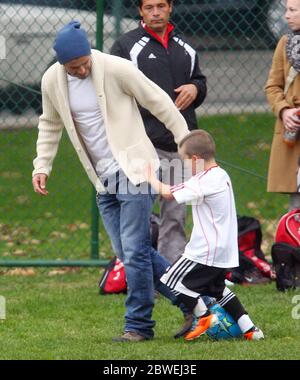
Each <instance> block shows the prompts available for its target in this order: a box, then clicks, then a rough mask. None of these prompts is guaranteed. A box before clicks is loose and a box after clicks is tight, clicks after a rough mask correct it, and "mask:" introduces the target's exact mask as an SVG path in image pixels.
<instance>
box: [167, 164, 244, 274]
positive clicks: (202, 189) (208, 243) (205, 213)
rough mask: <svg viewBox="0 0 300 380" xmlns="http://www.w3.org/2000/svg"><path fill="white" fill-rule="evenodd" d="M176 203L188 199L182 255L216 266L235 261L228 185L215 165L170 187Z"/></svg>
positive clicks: (232, 209)
mask: <svg viewBox="0 0 300 380" xmlns="http://www.w3.org/2000/svg"><path fill="white" fill-rule="evenodd" d="M171 191H172V193H173V196H174V197H175V199H176V201H177V202H178V203H191V204H192V212H193V223H194V226H193V231H192V235H191V239H190V241H189V242H188V244H187V245H186V247H185V251H184V254H183V255H184V256H185V257H187V258H188V259H190V260H193V261H196V262H197V263H200V264H203V265H208V266H214V267H219V268H234V267H237V266H238V265H239V254H238V236H237V232H238V230H237V229H238V227H237V215H236V209H235V202H234V195H233V191H232V185H231V181H230V178H229V176H228V174H227V173H226V172H225V170H223V169H221V168H220V167H219V166H217V165H216V166H214V167H212V168H210V169H208V170H206V171H204V172H201V173H199V174H197V175H195V176H193V177H192V178H190V179H189V180H188V181H186V182H184V183H182V184H180V185H178V186H173V187H172V188H171Z"/></svg>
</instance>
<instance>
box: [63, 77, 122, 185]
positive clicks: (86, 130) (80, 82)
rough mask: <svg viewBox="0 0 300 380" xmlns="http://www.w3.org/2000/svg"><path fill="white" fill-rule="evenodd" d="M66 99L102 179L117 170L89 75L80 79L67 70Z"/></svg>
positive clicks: (117, 166)
mask: <svg viewBox="0 0 300 380" xmlns="http://www.w3.org/2000/svg"><path fill="white" fill-rule="evenodd" d="M68 89H69V103H70V108H71V114H72V117H73V120H74V124H75V125H76V128H77V131H78V132H79V134H80V135H81V137H82V140H83V142H84V144H85V146H86V149H87V151H88V153H89V156H90V158H91V161H92V163H93V165H94V167H95V170H96V172H97V174H98V176H99V177H100V178H102V179H105V178H106V177H108V176H110V175H112V174H114V173H115V172H116V171H118V170H119V164H118V163H117V161H116V160H115V159H114V157H113V154H112V152H111V150H110V147H109V144H108V141H107V136H106V130H105V125H104V120H103V116H102V113H101V109H100V107H99V104H98V102H97V96H96V91H95V88H94V85H93V82H92V78H91V76H90V75H89V76H88V77H87V78H85V79H79V78H76V77H73V76H71V75H69V74H68Z"/></svg>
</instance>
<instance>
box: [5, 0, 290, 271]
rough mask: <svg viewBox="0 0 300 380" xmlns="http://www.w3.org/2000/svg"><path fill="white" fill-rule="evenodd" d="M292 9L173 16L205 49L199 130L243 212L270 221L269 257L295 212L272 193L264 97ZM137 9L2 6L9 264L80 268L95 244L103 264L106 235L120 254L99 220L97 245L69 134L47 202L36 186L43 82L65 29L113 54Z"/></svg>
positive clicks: (179, 8) (210, 2)
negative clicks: (73, 25)
mask: <svg viewBox="0 0 300 380" xmlns="http://www.w3.org/2000/svg"><path fill="white" fill-rule="evenodd" d="M284 3H285V2H284V1H281V0H269V1H268V0H267V1H260V0H253V1H251V0H241V1H237V0H227V1H220V0H203V1H201V0H198V1H196V0H175V1H174V10H173V15H172V21H173V22H174V24H175V25H176V27H177V29H178V30H179V31H180V32H182V33H184V34H185V36H186V38H187V39H188V40H189V42H190V43H191V44H192V45H193V46H194V47H195V48H196V49H197V51H198V54H199V58H200V66H201V69H202V71H203V72H204V74H205V75H206V76H207V81H208V96H207V99H206V100H205V102H204V103H203V105H202V106H201V107H200V108H199V109H198V110H197V112H198V114H199V124H200V126H201V127H202V128H207V129H208V130H210V131H211V132H212V133H213V134H214V136H215V139H216V142H217V147H218V159H219V161H220V162H221V163H222V164H223V165H224V167H225V168H226V169H227V170H228V171H229V173H230V175H231V176H232V179H233V183H234V186H235V188H236V200H237V206H238V212H239V213H240V214H248V215H254V216H257V217H258V218H259V219H260V221H261V222H262V225H263V229H264V237H265V240H264V248H265V251H266V253H269V248H270V244H271V242H272V238H273V234H274V229H275V226H276V222H277V219H278V218H279V216H280V215H281V213H282V212H284V210H285V207H286V198H284V196H280V195H279V196H274V195H270V194H266V192H265V188H266V182H265V178H266V173H267V166H268V155H269V150H270V142H271V137H272V125H273V122H274V119H273V117H272V115H271V114H270V113H269V107H268V105H267V103H266V99H265V95H264V93H263V86H264V83H265V81H266V79H267V75H268V71H269V68H270V64H271V60H272V55H273V50H274V47H275V45H276V42H277V41H278V39H279V37H280V36H281V35H282V34H283V33H284V32H285V30H286V24H285V22H284V18H283V16H284ZM137 4H138V2H137V1H136V0H123V1H122V0H111V1H101V0H98V1H92V0H89V1H84V0H19V1H18V0H13V1H6V0H0V156H1V159H0V260H1V262H2V264H3V260H6V263H9V262H12V260H14V262H13V264H12V265H15V261H16V260H19V261H18V263H19V264H22V263H23V264H24V263H25V260H28V259H31V260H34V262H35V263H36V264H37V265H43V261H41V260H52V261H53V260H55V261H56V262H57V263H60V264H61V265H63V264H66V263H67V262H66V260H73V262H75V263H76V262H77V261H79V260H80V262H78V263H77V264H78V265H81V264H82V260H85V259H88V258H89V257H90V252H91V243H92V245H93V246H94V256H93V258H95V259H96V258H97V252H96V255H95V249H96V251H97V250H98V248H97V235H98V233H99V240H100V249H99V256H100V259H107V258H108V257H109V256H111V255H112V251H111V247H110V243H109V241H108V239H107V236H106V234H105V231H104V229H103V227H102V225H101V224H100V228H99V232H98V226H97V222H96V221H95V222H94V227H95V226H96V232H95V230H94V235H93V239H92V240H93V241H92V242H91V228H92V227H91V225H92V222H91V219H92V217H91V208H92V204H93V202H92V190H91V185H90V184H89V182H88V180H87V178H86V176H85V174H84V173H83V170H82V169H81V167H80V164H79V163H78V160H77V158H76V157H75V154H74V152H73V149H72V147H71V145H70V143H69V142H68V139H67V138H66V136H64V137H63V140H62V144H61V146H60V150H59V154H58V157H57V158H56V161H55V165H54V170H53V174H52V176H51V179H50V180H49V190H50V195H49V196H48V197H47V198H40V197H38V196H37V195H36V194H34V193H33V191H32V189H31V170H32V159H33V157H34V156H35V142H36V137H37V130H36V127H37V124H38V115H39V114H40V113H41V109H42V108H41V95H40V80H41V77H42V75H43V73H44V71H45V70H46V69H47V67H49V66H50V65H51V64H52V63H53V62H54V51H53V49H52V45H53V41H54V37H55V33H56V31H57V30H58V29H59V28H60V27H61V26H63V25H64V24H66V23H67V22H69V21H70V20H72V19H77V20H79V21H81V23H82V25H83V26H84V28H85V29H86V30H87V31H88V34H89V38H90V40H91V43H92V45H93V46H95V47H96V46H97V47H101V48H103V51H104V52H109V50H110V47H111V45H112V43H113V41H114V40H115V38H116V37H117V36H119V35H120V34H122V33H124V32H126V31H129V30H131V29H133V28H136V27H137V25H138V20H139V13H138V8H137ZM102 16H103V17H102ZM102 32H103V33H102ZM96 37H97V38H96ZM102 37H103V46H102V44H101V41H102ZM100 45H101V46H100ZM187 230H188V231H189V230H190V222H189V224H188V225H187ZM95 247H96V248H95ZM2 264H1V265H2ZM94 264H95V263H94ZM96 264H97V263H96Z"/></svg>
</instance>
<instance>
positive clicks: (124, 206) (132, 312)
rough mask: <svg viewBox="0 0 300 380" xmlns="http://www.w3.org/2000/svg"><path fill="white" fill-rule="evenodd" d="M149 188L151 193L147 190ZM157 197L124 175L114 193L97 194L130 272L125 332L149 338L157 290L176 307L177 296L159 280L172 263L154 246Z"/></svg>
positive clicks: (117, 249)
mask: <svg viewBox="0 0 300 380" xmlns="http://www.w3.org/2000/svg"><path fill="white" fill-rule="evenodd" d="M126 186H128V188H129V191H127V192H126V191H124V189H126ZM145 186H146V188H147V190H148V191H144V190H145ZM113 187H114V186H113ZM114 190H115V191H114ZM154 197H155V196H154V195H153V194H151V193H150V187H149V186H148V184H145V183H144V184H141V186H134V185H133V184H131V183H130V182H129V181H128V179H127V178H126V177H125V175H124V174H123V173H122V172H120V174H119V176H118V177H117V178H116V181H115V187H114V189H113V191H112V188H110V185H108V187H107V191H106V192H103V193H102V192H101V193H98V194H97V204H98V207H99V211H100V214H101V216H102V219H103V223H104V227H105V229H106V231H107V233H108V235H109V237H110V239H111V243H112V246H113V250H114V251H115V253H116V255H117V256H118V257H119V259H120V260H121V261H122V262H123V263H124V267H125V272H126V278H127V298H126V303H125V305H126V314H125V329H124V331H134V332H137V333H139V334H140V335H143V336H145V337H147V338H151V337H153V335H154V332H153V327H154V325H155V322H154V321H153V320H152V319H151V317H152V309H153V306H154V288H156V289H157V290H158V291H159V292H160V293H162V294H163V295H165V296H166V297H167V298H169V299H170V300H171V301H172V303H174V304H176V297H175V296H174V294H173V293H172V292H171V291H170V290H169V288H168V287H166V286H165V285H164V284H162V283H161V282H160V281H159V279H160V277H161V276H162V275H163V273H164V272H165V270H166V268H167V267H168V266H169V265H170V264H169V262H168V261H167V260H166V259H164V258H163V257H162V256H160V255H159V254H158V252H157V251H156V250H155V249H154V248H152V246H151V239H150V215H151V211H152V205H153V201H154Z"/></svg>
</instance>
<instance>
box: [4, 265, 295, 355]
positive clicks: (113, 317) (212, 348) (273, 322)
mask: <svg viewBox="0 0 300 380" xmlns="http://www.w3.org/2000/svg"><path fill="white" fill-rule="evenodd" d="M98 276H99V273H98V270H81V271H80V272H73V273H65V274H64V275H60V276H49V275H47V273H45V271H44V270H43V271H37V272H36V273H35V275H34V276H25V277H24V276H22V277H19V276H8V275H3V276H0V289H1V294H2V295H3V296H5V297H6V304H7V319H6V320H5V321H4V322H2V323H0V336H1V339H0V359H102V360H104V359H106V360H114V359H123V360H129V359H137V360H141V359H143V360H147V359H149V360H153V359H160V360H175V359H181V360H194V359H195V360H196V359H197V360H199V359H300V352H299V332H300V321H299V319H298V320H296V319H292V317H291V312H292V308H293V307H294V306H295V305H293V304H292V297H293V296H294V293H293V292H291V293H284V294H283V293H279V292H277V291H276V290H275V287H274V284H270V285H260V286H253V287H239V286H236V287H235V288H234V291H235V292H236V293H237V294H238V296H239V297H240V298H241V300H242V301H243V303H244V304H245V305H246V308H247V310H248V312H249V313H250V315H251V316H252V318H253V319H254V321H255V322H256V323H257V324H258V325H259V326H260V327H261V328H262V329H263V331H264V333H265V335H266V339H265V340H264V341H259V342H246V341H243V340H232V341H220V342H213V341H211V340H209V339H208V338H207V337H206V336H203V337H201V338H200V339H199V340H197V341H194V342H189V343H187V342H184V341H182V340H174V339H173V337H172V334H173V333H174V331H176V330H177V328H178V327H179V326H180V324H181V323H182V318H181V314H180V312H179V310H177V309H176V308H175V307H174V306H172V305H170V304H169V303H168V302H167V301H166V300H164V299H162V297H160V298H159V299H158V300H157V301H156V305H155V308H154V319H155V320H156V322H157V323H156V328H155V332H156V336H155V339H154V340H153V341H148V342H142V343H139V344H130V343H129V344H128V343H123V344H120V343H113V342H112V341H111V339H112V338H113V337H114V336H116V335H118V334H120V333H121V331H122V326H123V316H124V299H125V296H124V295H110V296H100V295H99V294H98V291H97V287H96V284H97V280H98Z"/></svg>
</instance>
